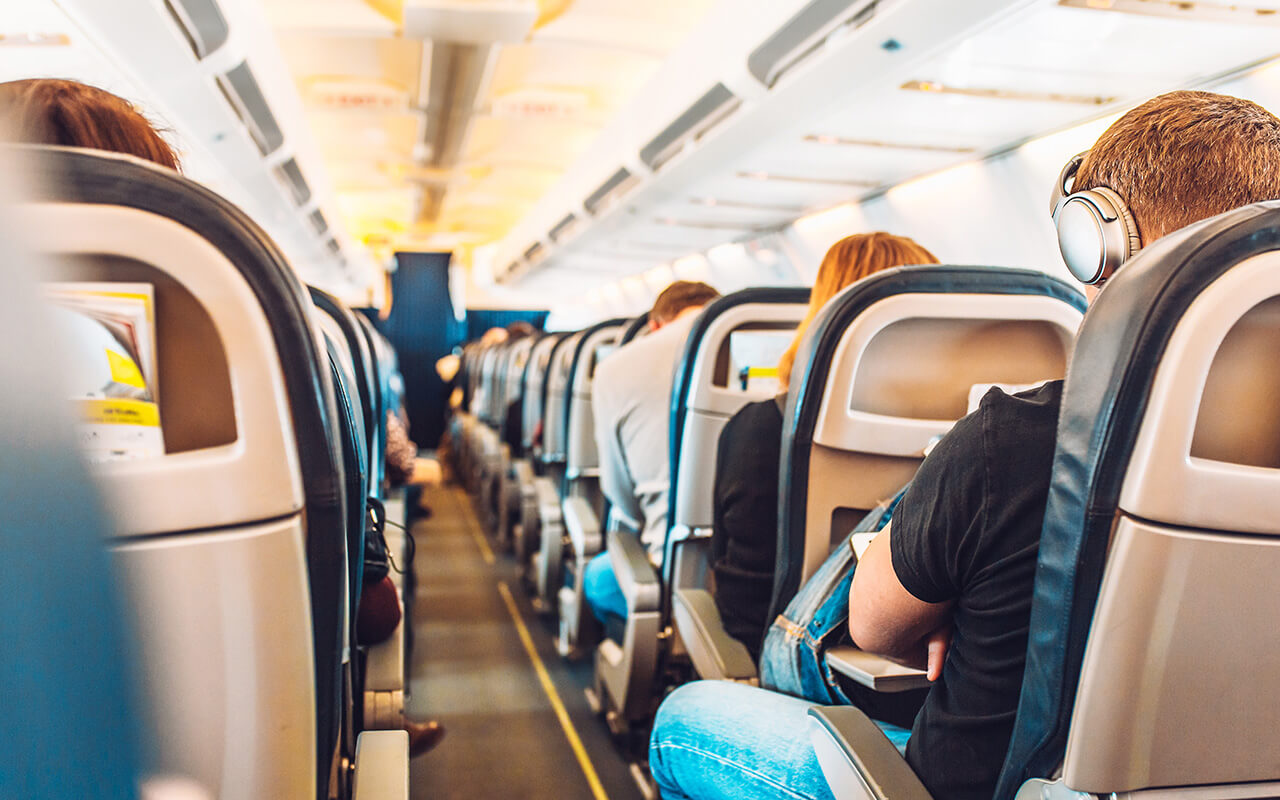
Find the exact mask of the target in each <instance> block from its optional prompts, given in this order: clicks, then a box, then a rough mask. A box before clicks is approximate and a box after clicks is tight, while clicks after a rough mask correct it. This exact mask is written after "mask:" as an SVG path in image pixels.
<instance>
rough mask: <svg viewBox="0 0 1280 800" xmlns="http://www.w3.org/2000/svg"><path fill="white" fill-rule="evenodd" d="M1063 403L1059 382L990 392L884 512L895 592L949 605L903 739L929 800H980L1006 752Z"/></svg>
mask: <svg viewBox="0 0 1280 800" xmlns="http://www.w3.org/2000/svg"><path fill="white" fill-rule="evenodd" d="M1061 401H1062V382H1061V381H1053V382H1051V383H1047V384H1045V385H1044V386H1041V387H1039V388H1037V389H1033V390H1031V391H1028V392H1022V393H1019V394H1015V395H1012V396H1010V395H1006V394H1004V393H1003V392H1001V391H1000V390H998V389H992V390H991V391H989V392H988V393H987V394H986V396H984V397H983V398H982V402H981V404H980V405H979V407H978V409H977V410H976V411H974V412H973V413H972V414H970V415H969V416H967V417H965V418H964V419H962V420H960V421H959V422H957V423H956V426H955V428H953V429H952V431H951V433H949V434H948V435H947V436H946V437H944V438H943V439H942V441H941V442H939V443H938V446H937V447H936V448H935V449H934V451H933V452H932V453H931V454H930V455H929V457H928V458H927V459H925V461H924V463H923V464H922V465H921V466H920V471H919V473H918V474H917V475H916V478H915V480H914V481H913V482H912V484H911V488H910V489H908V490H907V494H906V496H905V497H903V499H902V502H901V504H900V505H899V506H898V508H897V510H896V511H895V512H894V515H893V528H892V530H891V533H890V534H889V549H890V553H891V556H892V559H893V569H894V572H895V573H897V576H898V580H899V581H900V582H901V583H902V585H903V587H904V588H906V590H907V591H908V592H910V593H911V594H912V595H914V596H915V597H917V598H919V599H920V600H923V601H924V602H926V603H939V602H942V601H945V600H954V601H955V607H954V617H953V634H952V639H951V647H950V650H949V651H948V653H947V660H946V664H945V665H944V667H943V671H942V678H941V679H940V680H939V681H938V682H937V683H935V684H934V685H933V686H932V687H931V689H930V691H929V696H928V698H927V699H926V700H925V704H924V707H923V708H922V709H921V710H920V714H919V715H918V716H917V717H916V721H915V725H914V726H913V727H912V730H911V741H910V742H909V743H908V745H907V761H908V762H909V763H910V764H911V766H912V767H913V768H914V769H915V771H916V774H917V775H919V776H920V779H921V780H922V781H923V782H924V784H925V786H926V787H928V789H929V791H930V792H931V793H932V794H933V796H934V797H935V798H937V800H990V797H991V794H992V792H993V791H995V784H996V779H997V778H998V777H999V774H1000V767H1001V765H1002V764H1003V763H1004V757H1005V751H1006V750H1007V749H1008V747H1009V737H1010V736H1011V735H1012V732H1013V720H1014V716H1015V714H1016V712H1017V708H1018V695H1019V693H1020V691H1021V688H1022V672H1023V667H1024V665H1025V662H1026V654H1027V628H1028V624H1029V621H1030V615H1031V595H1032V588H1033V585H1034V582H1035V569H1036V557H1037V553H1038V551H1039V547H1040V528H1041V525H1042V524H1043V523H1044V507H1045V501H1046V499H1047V497H1048V492H1049V479H1050V473H1051V472H1052V469H1053V450H1054V444H1055V440H1056V435H1057V425H1058V409H1059V406H1060V404H1061Z"/></svg>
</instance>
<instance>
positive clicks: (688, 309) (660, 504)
mask: <svg viewBox="0 0 1280 800" xmlns="http://www.w3.org/2000/svg"><path fill="white" fill-rule="evenodd" d="M719 296H720V293H719V292H717V291H716V290H715V289H713V288H711V287H710V286H708V285H707V284H705V283H701V282H696V281H676V282H675V283H673V284H671V285H670V286H668V287H667V288H665V289H663V290H662V293H661V294H659V295H658V299H657V300H655V301H654V303H653V308H652V309H651V310H650V311H649V331H650V335H648V336H645V337H644V338H642V339H636V340H634V341H631V342H628V343H627V344H626V345H625V346H624V347H622V348H620V349H619V350H618V351H617V352H615V353H614V354H613V355H611V356H609V357H608V358H607V359H605V360H604V361H602V362H600V366H599V367H597V368H596V374H595V378H594V380H593V381H592V384H591V393H592V397H593V410H594V417H595V431H596V446H597V448H598V449H599V454H600V488H601V489H602V490H603V491H604V495H605V497H606V498H608V500H609V502H610V503H611V504H612V505H613V513H614V514H617V515H619V516H620V517H621V518H622V519H623V520H624V521H625V522H626V523H627V524H629V525H630V526H631V527H632V528H634V529H635V530H637V531H639V532H640V541H641V542H643V543H644V544H645V545H646V546H647V547H648V548H649V552H650V555H651V558H652V559H654V560H655V561H657V560H660V559H661V558H662V545H663V541H664V540H665V539H666V535H667V489H668V488H669V486H670V481H671V478H670V475H671V470H670V464H669V463H668V460H669V459H668V453H667V437H668V435H669V434H668V431H669V428H670V423H671V389H672V383H673V373H674V372H675V364H676V359H678V358H679V357H680V352H681V349H682V348H683V347H684V343H685V340H686V339H688V338H689V331H690V329H691V328H692V327H693V320H694V318H695V317H696V316H697V315H698V312H699V311H701V310H702V307H703V306H705V305H706V304H707V303H710V302H711V301H712V300H714V299H716V298H717V297H719ZM583 592H584V594H585V595H586V598H587V602H588V603H589V604H590V606H591V610H592V613H594V614H595V616H596V618H597V619H599V620H600V621H601V622H602V623H604V624H606V625H607V624H608V623H609V622H610V620H613V621H617V620H624V619H626V616H627V602H626V598H625V597H624V596H623V594H622V590H621V589H620V588H619V587H618V581H617V578H615V577H614V575H613V566H612V564H610V562H609V554H608V553H601V554H600V555H598V556H596V557H595V558H593V559H592V560H591V562H590V563H589V564H588V565H587V568H586V573H585V575H584V576H583Z"/></svg>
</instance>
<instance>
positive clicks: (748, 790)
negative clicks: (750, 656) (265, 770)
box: [649, 681, 910, 800]
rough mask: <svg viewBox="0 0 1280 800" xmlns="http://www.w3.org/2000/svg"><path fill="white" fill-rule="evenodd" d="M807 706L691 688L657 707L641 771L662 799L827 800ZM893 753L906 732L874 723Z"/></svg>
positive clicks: (762, 694) (734, 689)
mask: <svg viewBox="0 0 1280 800" xmlns="http://www.w3.org/2000/svg"><path fill="white" fill-rule="evenodd" d="M813 705H814V704H813V703H811V702H809V701H807V700H802V699H800V698H797V697H790V696H788V695H784V694H778V693H777V692H770V691H768V690H766V689H757V688H756V687H754V686H747V685H745V684H741V683H731V682H729V681H697V682H695V683H689V684H685V685H684V686H681V687H680V688H679V689H676V690H675V691H674V692H672V693H671V694H670V695H669V696H668V697H667V699H666V700H664V701H663V702H662V705H661V706H659V708H658V715H657V717H656V719H655V720H654V723H653V734H652V736H651V737H650V739H649V770H650V771H651V772H652V773H653V779H654V781H655V782H657V784H658V788H659V789H660V790H661V793H662V797H663V800H775V799H776V800H831V798H832V795H831V790H830V788H829V787H828V786H827V780H826V778H825V777H824V776H823V774H822V769H821V767H819V766H818V757H817V756H816V755H815V754H814V751H813V744H812V742H811V740H810V738H809V714H808V712H809V709H810V708H812V707H813ZM876 724H877V725H879V726H880V728H881V730H882V731H884V733H885V735H886V736H887V737H888V738H889V740H890V741H891V742H893V744H894V745H895V746H896V747H897V748H898V750H899V752H901V751H902V750H903V749H904V748H905V747H906V743H907V737H908V736H909V735H910V731H908V730H906V729H904V728H898V727H896V726H893V725H889V724H887V723H876Z"/></svg>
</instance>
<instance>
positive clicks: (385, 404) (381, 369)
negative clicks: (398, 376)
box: [352, 314, 399, 499]
mask: <svg viewBox="0 0 1280 800" xmlns="http://www.w3.org/2000/svg"><path fill="white" fill-rule="evenodd" d="M352 316H353V318H354V319H355V320H356V323H357V325H358V327H359V329H360V333H361V334H362V335H363V337H364V340H365V343H366V346H367V347H368V349H369V356H370V362H371V365H372V372H373V383H372V388H373V397H372V400H371V402H372V404H373V409H374V414H373V420H374V430H373V436H372V437H371V441H372V444H373V447H372V448H371V449H370V451H369V452H370V454H371V455H370V459H369V462H370V469H371V472H372V477H371V483H372V484H373V487H374V490H375V491H374V495H373V496H374V497H377V498H378V499H382V498H383V497H384V482H385V481H386V478H387V459H386V456H387V414H388V413H395V412H396V410H397V409H398V408H399V406H398V404H397V406H395V407H392V405H391V395H392V391H391V375H392V372H393V371H394V370H395V369H396V366H395V354H394V349H393V348H392V347H391V343H390V342H388V341H387V340H386V338H385V337H384V336H383V335H382V334H381V333H378V329H377V328H376V327H374V324H373V323H372V322H370V321H369V318H368V317H367V316H365V315H364V314H353V315H352Z"/></svg>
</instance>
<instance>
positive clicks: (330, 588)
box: [15, 147, 408, 800]
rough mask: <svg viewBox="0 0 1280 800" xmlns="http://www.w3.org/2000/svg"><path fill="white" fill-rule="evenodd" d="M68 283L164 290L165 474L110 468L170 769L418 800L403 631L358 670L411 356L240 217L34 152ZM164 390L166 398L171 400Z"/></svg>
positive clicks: (102, 163) (41, 242) (129, 173)
mask: <svg viewBox="0 0 1280 800" xmlns="http://www.w3.org/2000/svg"><path fill="white" fill-rule="evenodd" d="M20 156H21V158H22V159H23V160H24V161H27V162H29V163H31V164H32V165H33V171H34V173H35V175H34V177H35V178H36V179H37V180H36V181H35V183H34V184H33V185H34V186H35V191H34V193H33V194H32V195H31V196H30V197H28V198H24V201H23V202H21V203H20V204H19V205H18V206H17V207H16V208H15V212H16V215H17V221H18V223H19V225H20V226H21V229H22V230H23V231H24V232H25V234H26V236H27V238H28V241H29V244H30V246H31V247H32V248H33V250H34V251H35V252H36V253H37V254H39V255H41V256H42V257H43V258H44V260H46V261H47V262H48V263H49V264H50V265H51V267H50V272H49V273H48V274H47V275H45V276H44V277H45V278H46V279H57V280H58V281H60V282H64V283H65V282H91V283H93V284H99V285H100V284H104V283H107V284H110V283H117V282H131V283H145V284H149V285H150V286H151V287H152V288H153V290H154V298H155V299H154V308H155V320H154V326H155V338H156V372H157V374H158V376H159V378H158V379H159V384H158V392H157V394H158V403H159V413H160V420H161V424H162V432H163V437H164V445H165V446H164V454H163V455H160V456H156V457H154V458H145V459H138V460H125V461H108V462H106V463H101V464H95V465H94V467H93V470H92V473H93V478H94V480H95V482H96V483H97V484H98V486H99V488H100V491H101V492H102V494H103V495H104V496H105V497H106V498H107V500H108V505H109V507H110V508H111V510H112V512H113V513H112V517H111V519H110V520H109V522H108V525H109V527H111V528H112V529H113V531H114V533H113V535H112V537H111V539H110V541H109V546H110V550H111V553H112V558H113V561H114V563H115V565H116V567H117V569H118V571H119V572H120V573H121V575H122V576H123V586H124V588H125V591H126V596H127V611H128V617H129V620H130V622H131V624H132V627H133V629H134V634H135V640H136V642H137V648H136V652H135V654H134V655H135V657H136V660H137V663H136V665H135V667H134V669H135V674H136V675H137V677H138V683H139V687H140V694H141V697H140V701H141V706H142V707H143V709H144V710H145V729H146V731H147V734H148V735H147V736H146V737H145V738H146V740H147V741H149V742H152V743H154V747H153V750H154V752H153V753H152V755H151V758H150V768H151V769H152V770H154V771H155V772H157V773H163V774H169V775H177V776H183V777H184V778H187V779H190V780H192V781H194V782H195V783H196V784H198V785H199V786H200V787H201V788H202V789H203V790H204V791H206V792H207V793H208V794H209V796H212V797H224V798H245V800H249V799H250V798H262V797H315V798H347V797H374V796H377V797H389V798H395V797H407V796H408V794H407V792H408V751H407V747H408V743H407V737H406V734H405V733H404V731H403V724H404V720H403V707H404V692H405V679H404V667H405V652H404V636H403V630H404V625H403V623H402V624H401V626H400V628H399V630H397V632H396V633H395V634H394V635H393V636H392V637H391V638H390V639H389V640H388V641H387V642H385V643H383V644H380V645H378V646H374V647H369V648H361V647H359V646H358V644H357V643H358V641H359V635H360V631H359V630H358V625H357V621H358V612H359V607H358V602H359V598H360V596H361V591H362V576H363V574H364V571H365V553H366V543H367V538H370V539H373V540H374V541H375V542H376V541H377V540H378V539H380V538H381V537H383V536H384V535H385V536H386V539H387V540H388V546H389V548H390V550H391V552H392V556H393V557H394V558H396V559H399V558H400V555H401V550H400V548H402V547H403V538H402V537H400V536H399V535H398V534H396V533H395V532H393V531H386V532H384V528H383V526H384V525H385V522H386V519H387V514H386V512H385V508H386V507H387V506H390V507H391V508H392V517H393V518H394V517H397V516H398V517H403V510H402V509H400V510H397V509H396V505H397V501H396V498H394V497H390V496H388V494H387V492H386V489H385V487H386V480H385V478H386V473H385V466H384V458H385V452H386V442H387V417H388V414H389V413H390V412H393V411H394V410H395V409H396V408H398V406H399V402H400V399H399V397H398V396H397V388H396V387H397V386H398V385H399V381H398V379H397V377H396V376H397V373H398V366H397V363H396V356H395V352H394V350H393V349H392V347H391V345H390V343H389V342H388V341H387V340H386V339H385V338H384V337H383V336H381V334H379V333H378V332H377V331H376V330H375V329H374V326H373V325H372V324H371V323H370V321H369V320H368V319H367V318H366V317H364V316H363V315H360V314H357V313H354V312H353V311H352V310H351V309H349V308H347V307H346V306H345V305H343V303H342V302H340V301H339V300H338V299H337V298H335V297H333V296H332V295H329V294H327V293H325V292H323V291H320V290H318V289H315V288H310V289H308V287H305V286H304V285H303V284H301V283H300V282H299V280H298V278H297V276H296V273H295V272H294V271H293V270H292V269H291V267H290V266H289V264H288V263H287V262H286V261H285V259H284V258H283V256H282V255H281V253H280V251H279V250H278V249H277V248H276V246H275V244H274V243H273V242H272V241H271V239H270V238H269V237H268V236H267V235H266V234H265V233H264V232H263V231H262V230H261V229H260V228H259V227H258V226H257V225H255V224H254V223H253V221H252V220H250V219H249V218H248V217H247V216H245V215H244V214H243V213H242V212H241V211H239V210H238V209H237V208H236V207H235V206H233V205H231V204H230V203H228V202H227V201H225V200H223V199H222V198H221V197H219V196H217V195H216V194H214V193H212V192H211V191H209V190H208V189H205V188H203V187H202V186H200V185H199V184H196V183H195V182H193V181H190V180H187V179H185V178H183V177H181V176H179V175H178V174H176V173H174V172H172V171H169V170H164V169H160V168H157V167H154V166H151V165H149V164H146V163H144V162H141V161H139V160H137V159H133V158H129V157H123V156H115V155H110V154H105V153H100V152H96V151H86V150H77V149H72V148H55V147H29V148H21V153H20ZM153 377H154V376H153Z"/></svg>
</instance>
